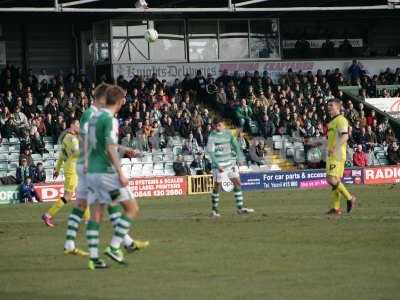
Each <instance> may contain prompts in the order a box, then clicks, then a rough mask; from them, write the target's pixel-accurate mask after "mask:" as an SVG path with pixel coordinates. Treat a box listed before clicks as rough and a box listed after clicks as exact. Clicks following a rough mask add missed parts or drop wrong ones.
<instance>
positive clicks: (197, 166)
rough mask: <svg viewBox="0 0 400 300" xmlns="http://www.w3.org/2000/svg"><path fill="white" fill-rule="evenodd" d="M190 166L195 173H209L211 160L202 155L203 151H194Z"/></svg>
mask: <svg viewBox="0 0 400 300" xmlns="http://www.w3.org/2000/svg"><path fill="white" fill-rule="evenodd" d="M190 168H191V169H193V170H195V172H196V175H205V174H211V162H210V161H209V160H208V159H207V158H206V157H205V156H204V154H203V152H198V153H196V157H195V159H194V160H193V161H192V163H191V164H190Z"/></svg>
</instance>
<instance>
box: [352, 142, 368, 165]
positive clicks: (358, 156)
mask: <svg viewBox="0 0 400 300" xmlns="http://www.w3.org/2000/svg"><path fill="white" fill-rule="evenodd" d="M353 165H354V166H356V167H367V166H368V156H367V155H366V154H365V153H364V151H363V146H362V145H357V148H356V151H355V152H354V154H353Z"/></svg>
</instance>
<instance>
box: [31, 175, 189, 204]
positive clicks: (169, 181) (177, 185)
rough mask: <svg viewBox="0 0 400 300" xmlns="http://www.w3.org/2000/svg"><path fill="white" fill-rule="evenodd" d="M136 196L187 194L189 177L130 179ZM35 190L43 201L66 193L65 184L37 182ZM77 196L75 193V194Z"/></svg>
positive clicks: (51, 199)
mask: <svg viewBox="0 0 400 300" xmlns="http://www.w3.org/2000/svg"><path fill="white" fill-rule="evenodd" d="M129 187H130V189H131V191H132V192H133V193H134V195H135V197H163V196H181V195H187V178H186V177H183V176H165V177H143V178H134V179H131V180H130V181H129ZM35 191H36V193H37V195H38V197H39V198H40V199H42V200H43V201H54V200H56V199H57V198H58V197H60V196H62V195H63V194H64V184H63V183H60V182H57V183H48V184H36V185H35ZM74 196H75V195H74Z"/></svg>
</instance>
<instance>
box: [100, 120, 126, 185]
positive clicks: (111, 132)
mask: <svg viewBox="0 0 400 300" xmlns="http://www.w3.org/2000/svg"><path fill="white" fill-rule="evenodd" d="M106 126H107V128H105V131H106V143H107V147H106V149H107V154H108V156H109V158H110V161H111V164H112V166H113V167H114V169H115V171H116V172H117V174H118V177H119V181H120V183H121V185H122V186H127V185H128V184H129V182H128V179H127V178H126V177H125V175H124V173H123V172H122V168H121V164H120V161H119V152H118V148H119V145H118V122H117V121H116V120H112V122H109V123H108V124H107V125H106Z"/></svg>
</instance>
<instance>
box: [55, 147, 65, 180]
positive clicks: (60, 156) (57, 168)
mask: <svg viewBox="0 0 400 300" xmlns="http://www.w3.org/2000/svg"><path fill="white" fill-rule="evenodd" d="M63 147H64V145H63ZM65 159H66V157H65V153H64V150H61V152H60V153H59V154H58V159H57V162H56V166H55V167H54V173H53V178H54V179H56V178H57V177H58V175H59V174H60V171H61V168H62V167H63V165H64V162H65Z"/></svg>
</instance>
